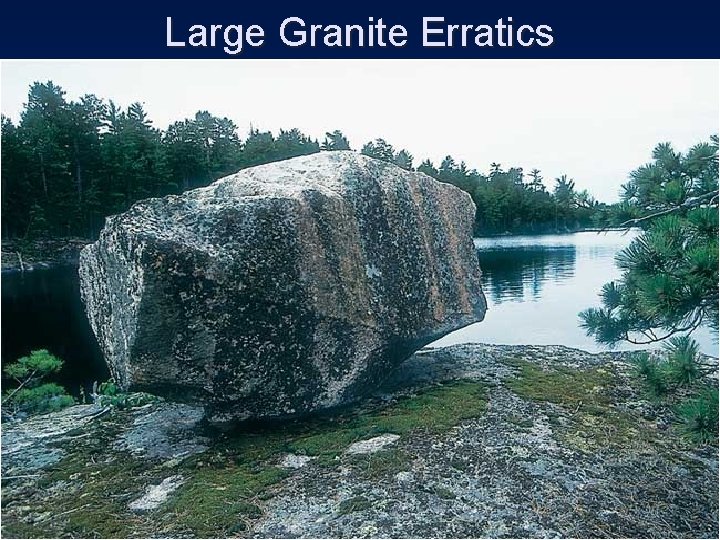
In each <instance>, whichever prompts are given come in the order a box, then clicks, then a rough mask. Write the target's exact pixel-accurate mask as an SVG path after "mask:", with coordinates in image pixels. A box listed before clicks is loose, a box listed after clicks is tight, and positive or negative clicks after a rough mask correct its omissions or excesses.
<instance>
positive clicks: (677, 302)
mask: <svg viewBox="0 0 720 540" xmlns="http://www.w3.org/2000/svg"><path fill="white" fill-rule="evenodd" d="M652 158H653V161H652V162H651V163H648V164H647V165H643V166H641V167H639V168H638V169H636V170H635V171H633V172H632V173H631V174H630V179H629V181H628V183H627V184H625V185H624V186H623V199H624V202H625V203H626V204H627V206H628V208H630V209H631V211H632V213H633V214H634V216H635V217H633V218H631V219H629V220H628V221H626V222H625V223H624V225H626V226H628V227H629V226H637V227H640V228H641V229H642V232H641V234H640V235H639V236H638V237H637V238H636V239H635V240H633V241H632V243H631V244H630V245H629V246H628V247H627V248H626V249H624V250H623V251H622V252H620V253H619V254H618V256H617V259H616V262H617V265H618V267H619V268H620V269H621V270H622V277H621V279H619V280H618V281H613V282H610V283H607V284H606V285H605V286H604V287H603V289H602V292H601V298H602V304H603V306H602V307H601V308H590V309H587V310H585V311H583V312H582V313H581V314H580V317H581V320H582V325H583V326H584V327H585V329H586V330H587V333H588V335H592V336H594V337H595V339H596V340H597V341H599V342H602V343H606V344H610V345H613V344H616V343H618V342H620V341H629V342H632V343H652V342H656V341H661V340H664V339H667V338H669V337H671V336H675V335H677V334H683V333H689V332H692V331H693V330H695V329H696V328H698V327H699V326H700V325H703V324H705V325H709V326H711V327H714V328H715V329H717V326H718V137H717V135H714V136H712V137H711V138H710V140H709V141H708V142H702V143H699V144H696V145H695V146H693V147H692V148H691V149H690V150H689V151H688V152H687V153H685V154H682V153H680V152H676V151H675V150H674V149H673V148H672V146H671V145H670V144H668V143H663V144H659V145H658V146H657V147H656V148H655V150H654V152H653V155H652Z"/></svg>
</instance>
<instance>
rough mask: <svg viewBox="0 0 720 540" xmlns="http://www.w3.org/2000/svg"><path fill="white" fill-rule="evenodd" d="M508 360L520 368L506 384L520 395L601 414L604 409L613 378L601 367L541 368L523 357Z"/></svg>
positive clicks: (603, 412)
mask: <svg viewBox="0 0 720 540" xmlns="http://www.w3.org/2000/svg"><path fill="white" fill-rule="evenodd" d="M507 362H508V363H509V364H510V365H512V366H515V367H518V368H519V369H520V372H519V374H518V376H517V377H515V378H513V379H510V380H508V381H507V384H508V386H509V387H510V389H512V390H513V391H514V392H515V393H516V394H518V395H519V396H521V397H524V398H526V399H531V400H535V401H548V402H550V403H556V404H558V405H563V406H565V407H567V408H568V409H572V410H576V409H580V408H582V410H583V411H584V412H589V413H592V414H599V415H602V414H605V412H606V411H607V407H608V404H609V397H608V395H607V389H608V387H609V386H611V385H612V384H613V382H614V381H615V377H614V375H613V373H612V372H610V371H608V370H606V369H604V368H595V369H585V370H576V369H570V368H565V367H558V368H555V369H553V370H544V369H542V368H540V367H539V366H538V365H536V364H533V363H531V362H528V361H526V360H519V359H510V360H508V361H507Z"/></svg>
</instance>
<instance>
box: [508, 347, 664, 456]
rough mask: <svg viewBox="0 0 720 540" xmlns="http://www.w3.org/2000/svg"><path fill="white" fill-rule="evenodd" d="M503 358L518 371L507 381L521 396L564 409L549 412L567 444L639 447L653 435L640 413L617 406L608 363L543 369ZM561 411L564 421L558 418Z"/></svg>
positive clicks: (583, 447)
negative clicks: (594, 365)
mask: <svg viewBox="0 0 720 540" xmlns="http://www.w3.org/2000/svg"><path fill="white" fill-rule="evenodd" d="M507 363H508V364H510V365H512V366H514V367H516V368H518V369H519V372H518V374H517V376H516V377H515V378H513V379H510V380H507V381H506V384H507V385H508V387H510V389H512V390H513V391H514V392H515V393H516V394H518V395H519V396H520V397H522V398H524V399H528V400H532V401H545V402H549V403H553V404H555V405H559V406H560V407H562V408H563V409H564V410H565V413H564V414H563V415H549V416H550V421H551V423H552V424H553V425H554V426H555V428H556V431H557V432H558V434H559V435H560V436H561V437H562V439H563V440H564V441H565V443H567V444H568V445H569V446H571V447H574V448H576V449H578V450H582V451H588V452H591V451H597V450H601V449H604V448H617V447H622V448H627V447H631V446H633V447H637V446H641V445H644V444H647V443H651V442H655V441H657V439H658V437H659V435H658V433H657V429H656V428H655V427H654V426H651V425H650V424H649V423H648V422H646V421H645V420H643V419H642V418H640V417H639V416H636V415H633V414H630V413H629V412H627V411H623V410H620V409H619V408H618V407H617V406H616V405H615V401H616V400H615V399H614V398H613V395H612V392H613V391H614V389H615V388H616V386H617V384H618V378H617V376H616V374H615V373H614V372H613V371H612V369H611V368H610V367H594V368H588V369H571V368H567V367H556V368H553V369H543V368H541V367H540V366H538V365H536V364H532V363H530V362H527V361H524V360H519V359H516V358H513V359H510V360H507ZM561 416H562V417H564V418H565V419H566V420H567V422H562V421H561Z"/></svg>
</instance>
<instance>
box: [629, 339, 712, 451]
mask: <svg viewBox="0 0 720 540" xmlns="http://www.w3.org/2000/svg"><path fill="white" fill-rule="evenodd" d="M665 351H666V354H665V355H664V356H662V357H650V355H649V354H648V353H646V352H641V353H637V355H636V357H635V365H636V367H637V374H638V376H639V378H640V379H641V381H642V382H643V384H644V386H645V388H646V389H647V390H648V392H649V393H650V394H651V395H652V396H653V397H655V398H661V399H664V400H667V401H668V402H671V401H673V400H674V399H676V398H677V397H678V394H679V392H680V390H684V391H685V393H687V392H690V394H691V395H690V397H689V398H686V399H685V400H684V401H681V402H680V404H679V405H677V406H676V407H675V413H676V415H677V417H678V420H679V422H680V423H681V424H682V431H683V433H684V434H685V435H686V436H687V437H688V438H689V439H691V440H692V441H694V442H696V443H699V444H708V443H712V442H714V441H717V438H718V422H719V421H720V420H719V419H718V389H717V388H716V387H714V386H712V385H710V384H707V383H703V382H702V381H703V377H704V376H705V375H707V374H709V373H711V372H713V371H715V369H716V367H715V366H708V365H707V364H703V363H702V362H701V357H700V353H699V347H698V345H697V343H696V342H695V341H694V340H692V339H691V338H689V337H688V336H674V337H672V338H669V339H668V343H667V344H666V346H665Z"/></svg>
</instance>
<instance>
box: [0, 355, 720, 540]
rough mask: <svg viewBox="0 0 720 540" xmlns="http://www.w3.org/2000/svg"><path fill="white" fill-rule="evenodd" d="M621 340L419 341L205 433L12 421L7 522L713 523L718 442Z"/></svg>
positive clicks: (279, 527)
mask: <svg viewBox="0 0 720 540" xmlns="http://www.w3.org/2000/svg"><path fill="white" fill-rule="evenodd" d="M671 411H672V408H671V407H669V406H667V404H664V403H658V402H654V401H652V400H649V399H648V398H647V397H646V396H645V395H644V393H643V391H642V387H641V384H640V382H639V381H638V380H637V379H636V378H635V377H634V376H633V371H632V366H631V365H630V364H628V362H627V355H626V354H623V353H615V354H599V355H593V354H589V353H586V352H582V351H578V350H573V349H567V348H564V347H520V346H489V345H460V346H455V347H449V348H445V349H437V350H423V351H420V352H418V353H417V354H416V355H415V356H413V357H412V358H411V359H410V360H408V361H407V362H406V363H405V364H404V365H403V366H402V367H401V369H400V370H399V371H398V372H397V373H396V374H395V376H394V377H393V379H392V380H390V381H389V382H388V383H387V384H386V385H385V387H384V388H382V389H381V391H379V392H378V393H377V394H376V395H375V396H373V397H372V398H370V399H368V400H366V401H365V402H363V403H362V404H360V405H357V406H355V407H352V408H348V409H345V410H338V411H334V412H333V413H331V414H327V415H324V416H316V417H313V418H310V419H305V420H298V421H294V422H285V423H283V424H273V425H267V424H265V425H262V426H260V425H245V426H243V427H242V429H238V430H237V431H236V432H232V433H217V432H213V431H210V430H209V429H208V428H207V427H205V426H204V423H203V421H202V416H203V412H202V410H200V409H198V408H196V407H191V406H188V405H180V404H173V403H167V402H156V403H149V404H147V405H144V406H142V407H136V408H132V409H124V410H121V409H118V408H109V407H105V408H103V407H99V406H95V405H88V406H77V407H72V408H70V409H66V410H65V411H63V412H61V413H56V414H53V415H48V416H44V417H36V418H34V419H31V420H27V421H25V422H23V423H20V424H16V425H7V424H6V425H4V426H3V433H2V473H3V482H2V535H3V536H4V537H78V536H80V537H167V536H172V537H193V536H196V537H226V536H240V537H358V536H362V537H388V536H391V537H480V536H490V537H557V536H563V537H598V536H601V537H616V536H622V537H628V536H631V537H706V538H711V537H712V538H717V537H718V491H717V485H718V453H717V448H716V447H714V446H699V447H698V446H696V445H693V444H691V443H689V442H688V441H687V440H686V439H684V438H683V437H682V436H681V433H680V430H679V429H678V427H677V424H675V423H674V422H673V421H672V420H673V419H672V412H671Z"/></svg>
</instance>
